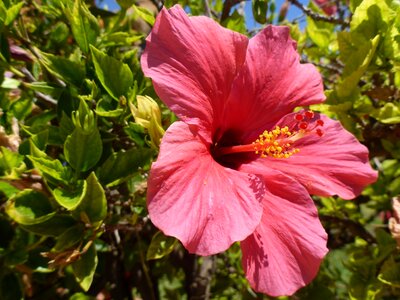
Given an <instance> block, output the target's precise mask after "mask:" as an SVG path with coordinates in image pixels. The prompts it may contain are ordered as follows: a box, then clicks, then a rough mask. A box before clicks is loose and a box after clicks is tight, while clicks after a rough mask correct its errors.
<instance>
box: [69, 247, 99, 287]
mask: <svg viewBox="0 0 400 300" xmlns="http://www.w3.org/2000/svg"><path fill="white" fill-rule="evenodd" d="M97 262H98V258H97V253H96V248H95V246H94V244H92V245H91V246H90V248H89V249H88V251H87V252H86V253H85V254H83V255H82V256H81V257H80V259H79V260H77V261H76V262H74V263H72V271H73V272H74V275H75V279H76V281H77V282H78V283H79V284H80V286H81V287H82V289H83V290H84V291H87V290H89V288H90V286H91V285H92V281H93V276H94V273H95V271H96V267H97Z"/></svg>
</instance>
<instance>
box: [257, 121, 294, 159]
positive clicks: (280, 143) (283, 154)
mask: <svg viewBox="0 0 400 300" xmlns="http://www.w3.org/2000/svg"><path fill="white" fill-rule="evenodd" d="M297 133H298V132H296V131H295V132H290V131H289V128H288V127H287V126H285V127H283V128H280V127H279V126H276V127H275V128H274V129H272V130H271V131H268V130H265V131H264V132H263V133H262V134H260V136H259V137H258V139H257V140H256V141H255V142H253V146H254V151H255V153H256V154H260V156H261V157H268V156H269V157H273V158H289V157H290V156H292V155H293V154H296V153H298V152H299V151H300V149H298V148H291V146H292V144H293V142H294V141H295V140H296V138H294V135H296V134H297ZM291 138H292V139H291Z"/></svg>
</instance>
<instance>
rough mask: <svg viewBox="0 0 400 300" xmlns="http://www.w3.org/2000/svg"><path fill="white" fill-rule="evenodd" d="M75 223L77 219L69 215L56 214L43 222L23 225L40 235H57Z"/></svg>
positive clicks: (24, 227)
mask: <svg viewBox="0 0 400 300" xmlns="http://www.w3.org/2000/svg"><path fill="white" fill-rule="evenodd" d="M75 224H76V220H75V219H74V218H72V217H71V216H69V215H54V216H53V217H51V218H50V219H48V220H46V221H44V222H42V223H39V224H33V225H23V226H21V227H22V228H23V229H25V230H27V231H29V232H32V233H35V234H38V235H43V236H55V237H57V236H59V235H61V234H62V233H63V232H65V231H66V230H68V229H69V228H71V227H72V226H74V225H75Z"/></svg>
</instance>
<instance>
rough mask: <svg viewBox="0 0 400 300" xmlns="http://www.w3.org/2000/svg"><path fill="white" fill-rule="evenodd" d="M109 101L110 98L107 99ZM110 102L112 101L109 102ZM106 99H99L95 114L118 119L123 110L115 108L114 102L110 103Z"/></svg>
mask: <svg viewBox="0 0 400 300" xmlns="http://www.w3.org/2000/svg"><path fill="white" fill-rule="evenodd" d="M109 99H110V100H111V98H109ZM111 101H112V100H111ZM111 101H108V100H107V99H101V100H100V101H99V102H98V103H97V106H96V110H95V112H96V114H97V115H98V116H101V117H108V118H115V117H119V116H120V115H121V114H122V113H123V112H124V109H123V108H115V107H114V104H115V103H116V102H115V101H113V102H111Z"/></svg>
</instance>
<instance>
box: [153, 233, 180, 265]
mask: <svg viewBox="0 0 400 300" xmlns="http://www.w3.org/2000/svg"><path fill="white" fill-rule="evenodd" d="M176 242H177V239H175V238H173V237H170V236H165V235H164V234H163V233H162V232H161V231H159V232H157V233H156V234H155V235H154V236H153V238H152V239H151V243H150V246H149V248H148V249H147V254H146V259H147V260H151V259H160V258H162V257H164V256H165V255H168V254H170V253H171V252H172V250H174V247H175V245H176Z"/></svg>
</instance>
